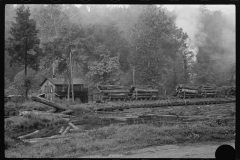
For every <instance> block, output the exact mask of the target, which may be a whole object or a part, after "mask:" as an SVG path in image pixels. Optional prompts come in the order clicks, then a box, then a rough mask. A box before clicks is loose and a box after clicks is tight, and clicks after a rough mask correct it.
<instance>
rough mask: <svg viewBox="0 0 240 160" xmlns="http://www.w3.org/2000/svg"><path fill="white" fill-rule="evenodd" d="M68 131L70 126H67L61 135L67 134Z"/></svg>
mask: <svg viewBox="0 0 240 160" xmlns="http://www.w3.org/2000/svg"><path fill="white" fill-rule="evenodd" d="M69 129H70V126H67V128H66V129H65V130H64V131H63V133H62V135H65V134H67V132H68V131H69Z"/></svg>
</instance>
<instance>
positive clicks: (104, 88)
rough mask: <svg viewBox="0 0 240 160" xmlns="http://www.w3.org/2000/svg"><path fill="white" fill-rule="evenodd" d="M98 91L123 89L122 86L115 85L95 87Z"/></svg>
mask: <svg viewBox="0 0 240 160" xmlns="http://www.w3.org/2000/svg"><path fill="white" fill-rule="evenodd" d="M97 88H98V89H99V90H114V89H123V86H117V85H102V86H101V85H100V86H98V87H97Z"/></svg>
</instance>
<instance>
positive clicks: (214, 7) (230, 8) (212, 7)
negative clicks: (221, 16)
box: [163, 5, 236, 15]
mask: <svg viewBox="0 0 240 160" xmlns="http://www.w3.org/2000/svg"><path fill="white" fill-rule="evenodd" d="M163 6H164V7H166V8H167V9H168V10H169V11H172V10H173V9H174V8H175V7H176V8H177V7H183V6H186V5H163ZM189 6H192V7H196V8H198V7H199V6H200V5H189ZM205 6H206V8H207V9H209V10H211V11H214V10H221V11H222V12H223V13H225V14H227V15H229V14H232V13H235V11H236V7H235V5H205Z"/></svg>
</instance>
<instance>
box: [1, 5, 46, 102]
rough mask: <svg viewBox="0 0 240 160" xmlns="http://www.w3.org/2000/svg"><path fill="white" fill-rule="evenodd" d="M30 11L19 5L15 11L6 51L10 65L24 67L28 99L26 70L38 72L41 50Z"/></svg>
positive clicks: (28, 80) (28, 84)
mask: <svg viewBox="0 0 240 160" xmlns="http://www.w3.org/2000/svg"><path fill="white" fill-rule="evenodd" d="M29 17H30V10H29V8H25V7H24V5H21V6H20V7H18V8H17V9H16V17H15V21H16V22H13V23H12V27H11V28H10V37H9V38H8V41H7V45H6V51H7V52H8V54H9V56H10V57H11V58H10V65H11V64H19V65H24V66H25V84H24V85H25V88H26V91H25V96H26V98H27V97H28V90H29V88H30V87H31V85H30V84H31V82H30V79H28V78H27V68H28V67H30V68H32V69H34V70H38V67H39V57H40V55H41V53H40V52H41V49H40V48H39V43H40V40H39V38H38V37H37V34H38V30H37V29H36V22H35V21H34V20H33V19H30V18H29Z"/></svg>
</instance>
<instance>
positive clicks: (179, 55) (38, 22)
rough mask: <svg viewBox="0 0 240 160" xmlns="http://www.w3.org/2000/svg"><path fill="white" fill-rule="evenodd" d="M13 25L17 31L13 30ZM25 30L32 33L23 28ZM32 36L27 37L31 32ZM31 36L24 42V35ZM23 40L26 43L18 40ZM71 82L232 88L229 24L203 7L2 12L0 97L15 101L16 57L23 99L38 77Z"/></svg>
mask: <svg viewBox="0 0 240 160" xmlns="http://www.w3.org/2000/svg"><path fill="white" fill-rule="evenodd" d="M20 24H21V25H20ZM31 27H32V28H31ZM34 29H35V30H34ZM30 33H31V34H30ZM26 34H28V35H30V37H29V38H30V39H29V38H28V39H27V40H26V36H25V35H26ZM71 45H74V46H75V48H74V51H73V53H72V63H73V77H76V78H77V77H81V78H83V79H85V80H86V81H87V82H88V84H87V85H88V86H89V87H90V88H91V87H94V86H96V85H97V84H119V85H123V86H130V85H132V84H133V70H134V72H135V77H134V79H135V84H139V85H154V86H157V87H158V89H159V90H160V92H161V93H167V94H171V93H172V91H173V90H174V89H175V86H176V85H177V84H187V83H190V84H214V85H217V86H221V85H228V84H230V83H234V81H235V64H236V62H235V54H236V51H235V19H234V18H233V15H225V14H223V13H222V12H221V11H210V10H208V9H207V7H204V6H203V7H200V8H198V9H191V8H188V9H186V8H185V9H184V8H182V9H178V10H173V11H168V10H167V9H166V8H164V7H163V6H156V5H129V6H127V7H126V6H121V7H116V6H115V7H113V6H108V5H81V6H76V5H6V7H5V94H23V88H24V80H25V76H24V73H25V69H24V63H25V61H24V60H25V59H24V52H25V51H26V50H27V54H28V60H27V62H28V69H27V79H28V80H29V84H30V85H29V92H30V93H37V92H38V90H39V84H40V83H41V82H42V81H43V79H44V78H45V77H52V70H53V69H52V68H53V67H54V69H55V75H56V77H64V78H66V79H67V78H68V77H69V66H68V65H69V53H70V48H69V46H71Z"/></svg>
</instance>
